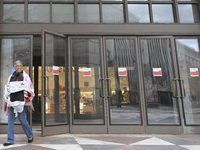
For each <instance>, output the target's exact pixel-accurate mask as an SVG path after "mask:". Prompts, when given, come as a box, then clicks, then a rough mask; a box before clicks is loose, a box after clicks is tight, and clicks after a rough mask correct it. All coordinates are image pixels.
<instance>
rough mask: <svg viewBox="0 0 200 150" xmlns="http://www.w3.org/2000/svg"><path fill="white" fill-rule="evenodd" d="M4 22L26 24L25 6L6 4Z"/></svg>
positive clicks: (4, 6)
mask: <svg viewBox="0 0 200 150" xmlns="http://www.w3.org/2000/svg"><path fill="white" fill-rule="evenodd" d="M3 22H8V23H23V22H24V4H4V5H3Z"/></svg>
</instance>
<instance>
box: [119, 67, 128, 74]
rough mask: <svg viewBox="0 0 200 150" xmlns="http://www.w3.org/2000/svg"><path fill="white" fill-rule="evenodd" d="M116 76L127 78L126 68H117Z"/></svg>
mask: <svg viewBox="0 0 200 150" xmlns="http://www.w3.org/2000/svg"><path fill="white" fill-rule="evenodd" d="M118 74H119V76H127V70H126V68H118Z"/></svg>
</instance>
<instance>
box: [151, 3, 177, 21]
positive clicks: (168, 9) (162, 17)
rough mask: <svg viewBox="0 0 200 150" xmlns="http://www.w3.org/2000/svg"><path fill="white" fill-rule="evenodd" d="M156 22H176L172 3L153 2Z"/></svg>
mask: <svg viewBox="0 0 200 150" xmlns="http://www.w3.org/2000/svg"><path fill="white" fill-rule="evenodd" d="M152 9H153V22H154V23H174V15H173V10H172V5H171V4H165V5H162V4H153V5H152Z"/></svg>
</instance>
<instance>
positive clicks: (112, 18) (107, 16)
mask: <svg viewBox="0 0 200 150" xmlns="http://www.w3.org/2000/svg"><path fill="white" fill-rule="evenodd" d="M102 11H103V23H124V17H123V5H122V4H104V5H103V6H102Z"/></svg>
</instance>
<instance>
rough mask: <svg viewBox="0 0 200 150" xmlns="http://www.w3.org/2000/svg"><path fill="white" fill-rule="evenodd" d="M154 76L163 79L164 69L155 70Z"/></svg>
mask: <svg viewBox="0 0 200 150" xmlns="http://www.w3.org/2000/svg"><path fill="white" fill-rule="evenodd" d="M153 76H154V77H161V76H162V69H161V68H153Z"/></svg>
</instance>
